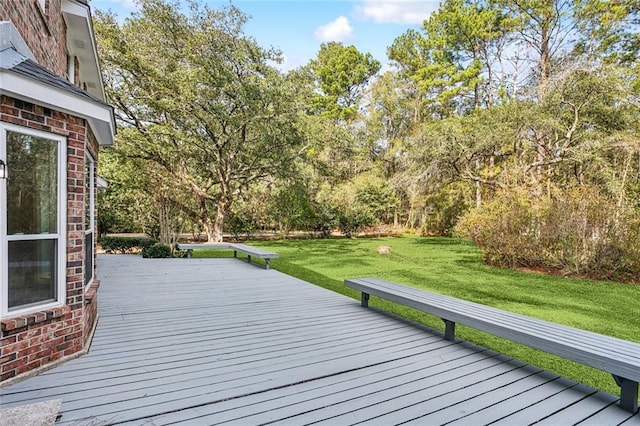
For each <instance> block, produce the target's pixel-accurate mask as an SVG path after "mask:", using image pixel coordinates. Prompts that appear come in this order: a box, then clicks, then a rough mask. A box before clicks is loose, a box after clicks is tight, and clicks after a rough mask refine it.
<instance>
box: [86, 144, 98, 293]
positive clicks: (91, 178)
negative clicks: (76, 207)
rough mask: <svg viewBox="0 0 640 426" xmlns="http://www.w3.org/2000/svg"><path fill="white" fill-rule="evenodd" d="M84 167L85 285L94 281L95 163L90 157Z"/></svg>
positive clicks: (88, 156) (87, 157)
mask: <svg viewBox="0 0 640 426" xmlns="http://www.w3.org/2000/svg"><path fill="white" fill-rule="evenodd" d="M84 164H85V166H84V229H85V233H84V259H85V260H84V285H85V288H87V287H88V286H89V284H90V283H91V282H92V281H93V257H94V235H95V232H94V228H95V188H96V185H95V162H94V161H93V158H92V157H91V156H90V155H87V156H86V158H85V163H84Z"/></svg>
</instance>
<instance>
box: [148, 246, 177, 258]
mask: <svg viewBox="0 0 640 426" xmlns="http://www.w3.org/2000/svg"><path fill="white" fill-rule="evenodd" d="M142 257H144V258H145V259H147V258H151V259H165V258H167V257H171V247H169V246H168V245H166V244H154V245H152V246H149V247H145V248H143V249H142Z"/></svg>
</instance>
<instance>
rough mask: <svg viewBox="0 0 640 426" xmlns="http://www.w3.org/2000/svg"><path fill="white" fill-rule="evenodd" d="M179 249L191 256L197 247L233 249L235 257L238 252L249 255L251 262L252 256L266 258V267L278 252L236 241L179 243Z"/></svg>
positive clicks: (268, 266) (275, 257)
mask: <svg viewBox="0 0 640 426" xmlns="http://www.w3.org/2000/svg"><path fill="white" fill-rule="evenodd" d="M176 247H177V248H178V250H186V251H187V257H191V252H192V251H193V250H196V249H231V250H233V257H238V252H241V253H244V254H246V255H247V260H248V262H249V263H251V258H252V257H258V258H260V259H264V261H265V267H266V269H270V268H271V264H270V261H271V259H277V258H278V257H279V256H278V253H274V252H271V251H267V250H263V249H261V248H258V247H252V246H248V245H246V244H235V243H203V244H178V245H177V246H176Z"/></svg>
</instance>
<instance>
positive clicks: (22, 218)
mask: <svg viewBox="0 0 640 426" xmlns="http://www.w3.org/2000/svg"><path fill="white" fill-rule="evenodd" d="M7 168H8V175H9V179H8V180H7V233H8V234H9V235H17V234H47V233H48V234H55V233H57V232H58V229H57V218H58V214H57V210H58V143H57V142H56V141H51V140H48V139H43V138H38V137H34V136H29V135H23V134H20V133H14V132H7Z"/></svg>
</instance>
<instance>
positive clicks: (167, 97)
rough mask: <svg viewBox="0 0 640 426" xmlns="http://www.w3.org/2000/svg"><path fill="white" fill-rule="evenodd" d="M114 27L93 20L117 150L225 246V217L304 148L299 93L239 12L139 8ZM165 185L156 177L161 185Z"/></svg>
mask: <svg viewBox="0 0 640 426" xmlns="http://www.w3.org/2000/svg"><path fill="white" fill-rule="evenodd" d="M140 6H141V8H140V11H139V12H138V13H136V14H134V15H132V16H131V17H130V18H128V19H126V20H125V22H124V24H122V25H120V24H118V23H117V22H116V20H115V19H114V17H113V16H110V15H106V14H102V13H97V14H96V25H95V26H96V34H97V38H98V43H99V48H100V50H101V53H102V55H101V58H102V69H103V72H104V74H105V80H106V83H107V84H106V85H107V95H108V98H109V101H110V102H111V103H112V104H113V105H114V106H115V108H116V112H117V118H118V121H119V125H120V128H121V131H120V134H119V136H118V139H117V143H116V148H117V149H118V150H119V151H121V152H122V153H123V154H124V155H126V156H128V157H131V158H139V159H141V160H144V161H146V162H149V163H151V164H153V168H152V169H153V170H154V172H156V173H157V174H158V175H159V176H164V177H166V178H167V179H169V180H170V181H171V182H172V184H173V185H175V188H177V189H178V192H179V193H183V194H189V195H190V196H189V197H188V199H187V200H186V202H183V201H182V200H176V201H179V202H180V206H181V208H182V209H183V211H184V213H185V214H187V215H188V216H189V217H191V218H192V219H193V220H194V221H197V222H198V223H199V224H200V225H201V226H202V227H203V228H204V230H205V231H206V233H207V238H208V240H209V241H221V240H222V230H223V223H224V219H225V215H226V214H227V212H228V211H229V209H230V208H231V206H232V204H233V202H234V199H235V198H236V197H238V196H239V195H240V194H241V193H242V192H243V191H244V190H246V189H247V188H248V187H249V186H250V185H251V184H252V183H254V182H258V181H260V180H263V179H266V178H268V177H269V176H273V175H278V174H285V173H286V172H287V170H289V169H290V166H291V164H292V159H293V158H295V157H296V156H297V155H299V153H300V152H301V151H302V150H303V149H304V147H303V137H302V136H301V133H300V131H299V128H298V124H297V123H298V117H297V109H296V105H295V104H294V99H295V96H293V95H292V94H293V93H294V91H295V89H294V87H292V85H291V82H290V81H289V80H287V79H286V78H285V77H284V76H282V75H281V74H280V73H279V72H278V71H277V70H276V69H275V68H273V67H272V66H270V65H269V63H270V62H272V61H275V62H278V61H280V59H281V56H280V54H279V52H277V51H274V50H265V49H262V48H261V47H259V46H258V45H257V44H256V42H255V41H254V40H253V39H251V38H248V37H247V36H245V35H244V33H243V25H244V24H245V22H246V17H245V15H243V14H242V12H241V11H240V10H239V9H237V8H235V7H233V6H229V7H226V8H223V9H220V10H211V9H209V8H208V7H206V6H201V5H199V4H197V3H195V2H190V3H189V6H190V8H189V12H188V14H183V13H182V12H181V7H180V2H177V1H170V0H141V1H140ZM158 180H161V179H158Z"/></svg>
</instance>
